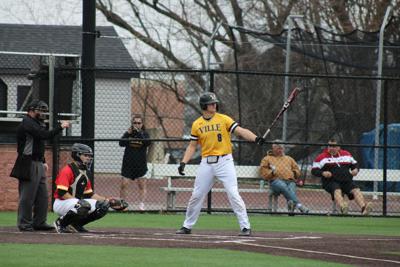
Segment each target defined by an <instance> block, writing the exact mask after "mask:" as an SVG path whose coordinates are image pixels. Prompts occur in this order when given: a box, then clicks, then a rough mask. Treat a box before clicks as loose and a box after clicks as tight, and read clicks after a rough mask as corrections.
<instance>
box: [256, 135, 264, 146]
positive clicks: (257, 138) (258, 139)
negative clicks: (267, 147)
mask: <svg viewBox="0 0 400 267" xmlns="http://www.w3.org/2000/svg"><path fill="white" fill-rule="evenodd" d="M254 142H255V143H256V144H257V145H259V146H261V145H263V144H264V143H265V139H264V138H262V137H261V136H257V137H256V139H255V140H254Z"/></svg>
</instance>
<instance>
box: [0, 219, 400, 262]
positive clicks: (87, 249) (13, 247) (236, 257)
mask: <svg viewBox="0 0 400 267" xmlns="http://www.w3.org/2000/svg"><path fill="white" fill-rule="evenodd" d="M16 217H17V215H16V213H15V212H0V226H14V227H15V224H16ZM55 219H56V215H55V214H53V213H49V217H48V222H52V221H54V220H55ZM183 220H184V215H183V214H177V215H166V214H163V215H160V214H132V213H110V214H108V215H107V216H106V217H104V218H103V219H101V220H99V221H96V222H94V223H92V224H90V225H89V226H88V228H89V229H90V228H97V227H112V228H164V229H171V231H174V230H175V229H177V228H179V227H180V226H181V224H182V222H183ZM250 221H251V223H252V229H253V231H254V232H255V233H257V232H307V233H332V234H341V235H346V234H358V235H360V234H363V235H383V236H400V231H398V229H399V228H400V219H398V218H373V217H328V216H321V217H318V216H294V217H289V216H270V215H252V216H250ZM238 228H239V227H238V223H237V221H236V217H235V216H234V215H217V214H213V215H206V214H202V215H201V216H200V218H199V221H198V223H197V224H196V226H195V229H194V231H196V230H197V229H208V230H234V231H238ZM388 253H396V252H388ZM71 255H72V256H71ZM110 255H113V256H110ZM0 262H1V265H2V266H51V267H54V266H57V265H59V264H63V263H65V262H69V263H70V264H71V265H74V266H96V267H98V266H133V265H135V266H163V267H164V266H165V267H168V266H190V267H196V266H201V267H204V266H207V265H208V266H229V267H234V266H249V265H251V266H252V267H255V266H277V265H280V266H322V265H323V266H342V265H339V264H336V263H329V262H322V261H314V260H306V259H299V258H291V257H280V256H272V255H268V254H262V253H249V252H240V251H231V250H224V249H170V248H136V247H121V246H118V247H117V246H115V247H113V246H107V247H105V246H89V245H87V246H70V245H46V244H35V245H33V244H1V243H0Z"/></svg>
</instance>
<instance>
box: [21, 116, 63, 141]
mask: <svg viewBox="0 0 400 267" xmlns="http://www.w3.org/2000/svg"><path fill="white" fill-rule="evenodd" d="M23 128H24V130H25V131H26V132H27V133H29V134H30V135H32V136H33V137H34V138H40V139H51V138H53V137H54V136H55V135H57V134H58V133H60V132H61V131H62V129H63V128H62V127H61V124H58V125H56V126H55V127H54V129H53V130H50V131H49V130H47V129H44V128H43V127H41V126H40V125H39V124H37V123H36V122H35V121H33V119H24V123H23Z"/></svg>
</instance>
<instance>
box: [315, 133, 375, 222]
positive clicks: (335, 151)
mask: <svg viewBox="0 0 400 267" xmlns="http://www.w3.org/2000/svg"><path fill="white" fill-rule="evenodd" d="M358 171H359V169H358V164H357V161H356V160H355V159H354V158H353V156H352V155H351V154H350V152H349V151H347V150H344V149H341V148H340V146H339V145H338V143H337V142H336V140H335V139H333V138H331V139H330V140H329V142H328V148H327V149H325V150H324V151H323V152H322V153H321V154H319V155H318V156H317V158H316V159H315V160H314V162H313V166H312V170H311V173H312V174H313V175H315V176H317V177H321V180H322V188H324V189H325V191H327V192H328V193H330V194H331V197H332V200H334V201H335V202H336V204H337V205H338V206H339V207H340V212H341V213H342V214H347V213H348V209H349V207H348V204H347V202H345V201H344V199H343V195H347V197H348V198H349V200H353V199H354V200H355V202H356V203H357V205H358V206H359V207H360V208H361V214H362V215H369V214H370V213H371V211H372V203H370V202H368V203H366V202H365V200H364V196H363V195H362V193H361V191H360V188H359V187H358V186H357V185H356V184H355V183H354V181H353V177H354V176H356V175H357V174H358Z"/></svg>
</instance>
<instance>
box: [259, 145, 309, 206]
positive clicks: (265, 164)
mask: <svg viewBox="0 0 400 267" xmlns="http://www.w3.org/2000/svg"><path fill="white" fill-rule="evenodd" d="M280 142H281V141H280V140H275V141H274V143H273V144H272V150H271V151H268V152H267V156H265V157H264V158H263V159H262V160H261V164H260V174H261V176H262V177H263V178H264V179H265V180H267V181H269V184H270V188H271V190H272V192H273V193H274V194H276V195H280V194H283V195H284V196H285V198H286V201H287V204H288V211H289V212H290V213H293V212H294V210H295V209H296V208H298V209H299V210H300V211H301V212H302V213H308V212H309V209H308V208H307V207H305V206H303V205H302V204H301V203H300V201H299V199H298V198H297V195H296V179H297V178H299V177H300V175H301V172H300V168H299V166H298V165H297V163H296V161H295V160H294V159H293V158H292V157H289V156H287V155H285V152H284V146H283V145H282V144H280Z"/></svg>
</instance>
